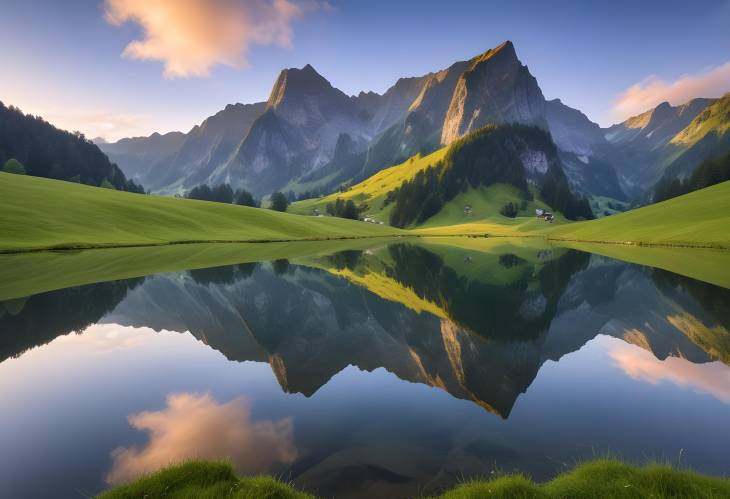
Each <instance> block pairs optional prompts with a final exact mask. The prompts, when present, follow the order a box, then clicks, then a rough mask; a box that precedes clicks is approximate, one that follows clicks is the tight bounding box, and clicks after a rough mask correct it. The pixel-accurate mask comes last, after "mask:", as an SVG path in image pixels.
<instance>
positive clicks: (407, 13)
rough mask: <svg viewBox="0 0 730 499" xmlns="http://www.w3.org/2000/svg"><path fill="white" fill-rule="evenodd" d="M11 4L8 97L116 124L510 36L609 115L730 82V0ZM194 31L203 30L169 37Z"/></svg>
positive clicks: (431, 64) (178, 119)
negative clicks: (300, 74)
mask: <svg viewBox="0 0 730 499" xmlns="http://www.w3.org/2000/svg"><path fill="white" fill-rule="evenodd" d="M120 2H121V3H120ZM166 6H167V7H166ZM170 6H174V8H173V11H171V10H170V9H171V7H170ZM186 8H188V9H190V11H189V12H190V14H189V15H187V14H186V15H183V14H180V12H179V11H180V9H182V10H184V9H186ZM150 9H158V10H156V11H155V15H156V17H155V16H151V14H150V13H149V12H148V11H149V10H150ZM216 9H217V10H216ZM110 12H111V14H110ZM232 13H240V14H241V16H242V17H241V19H242V21H241V24H240V25H239V26H236V25H235V22H237V21H236V19H237V18H236V16H235V15H232ZM148 15H150V17H145V16H148ZM166 15H167V16H169V18H167V19H166V20H164V21H163V22H162V23H161V24H158V25H146V26H145V24H144V20H145V19H152V18H154V19H159V18H160V17H164V16H166ZM175 15H177V17H175ZM0 16H1V17H2V19H3V29H2V30H0V60H1V61H3V73H4V74H3V76H2V78H0V100H2V101H3V102H5V103H6V104H14V105H17V106H19V107H21V108H22V109H23V110H25V111H26V112H32V113H34V114H40V115H42V116H44V117H46V118H47V119H49V121H51V122H53V123H55V124H57V125H58V126H61V127H63V128H69V129H79V130H81V131H82V132H84V133H86V134H87V135H89V136H95V135H103V136H106V137H108V138H112V139H116V138H119V137H121V136H126V135H141V134H149V133H151V132H153V131H161V132H165V131H170V130H183V131H187V130H188V129H190V128H191V127H192V126H193V125H194V124H196V123H198V122H200V121H201V120H202V119H204V118H205V117H207V116H209V115H211V114H213V113H214V112H216V111H217V110H219V109H221V108H223V107H224V106H225V105H226V104H229V103H233V102H244V103H247V102H256V101H261V100H265V99H266V98H267V97H268V93H269V91H270V89H271V86H272V84H273V82H274V80H275V78H276V76H277V74H278V72H279V71H280V70H281V69H282V68H284V67H301V66H303V65H304V64H306V63H311V64H312V65H313V66H314V67H315V68H316V69H317V70H318V71H319V72H320V73H321V74H322V75H323V76H325V77H326V78H327V79H328V80H329V81H330V82H331V83H332V84H333V85H334V86H336V87H338V88H340V89H342V90H343V91H345V92H346V93H348V94H353V93H357V92H359V91H360V90H375V91H377V92H383V91H384V90H386V89H387V88H388V87H389V86H390V85H392V84H393V83H394V82H395V81H396V80H397V78H399V77H401V76H413V75H420V74H423V73H426V72H428V71H433V70H437V69H441V68H443V67H446V66H448V65H449V64H451V63H452V62H454V61H456V60H461V59H466V58H469V57H472V56H474V55H476V54H478V53H480V52H483V51H485V50H486V49H488V48H490V47H493V46H495V45H497V44H499V43H500V42H502V41H504V40H506V39H509V40H512V41H513V42H514V44H515V47H516V49H517V54H518V56H519V57H520V59H521V60H522V62H523V63H524V64H526V65H527V66H528V67H529V68H530V71H531V72H532V74H533V75H534V76H535V77H536V78H537V79H538V82H539V84H540V87H541V88H542V90H543V92H544V94H545V96H546V97H547V98H555V97H559V98H561V99H562V100H563V102H565V103H566V104H568V105H570V106H573V107H576V108H579V109H581V110H582V111H583V112H585V113H586V114H587V115H588V117H589V118H591V119H593V120H594V121H597V122H599V123H600V124H601V125H604V126H605V125H608V124H610V123H612V122H614V121H616V120H618V119H620V118H623V117H626V115H628V114H631V113H632V112H638V110H643V109H644V108H646V107H648V106H649V105H650V104H653V103H654V102H655V101H657V100H659V99H661V100H670V102H673V103H675V104H676V103H679V102H680V101H682V100H683V99H684V100H686V99H687V98H689V97H692V96H699V95H697V94H702V95H703V96H717V95H720V94H721V93H723V92H726V91H730V29H728V26H730V0H722V1H720V0H708V1H692V2H690V1H685V2H679V1H671V0H670V1H643V2H639V1H632V2H628V1H626V2H624V1H618V2H586V1H550V2H547V1H535V2H507V1H501V2H494V1H479V2H477V1H453V0H452V1H450V2H428V1H423V0H422V1H375V0H371V1H368V2H359V1H344V0H343V1H337V0H330V2H329V3H324V2H321V1H317V0H144V1H143V0H106V2H105V1H103V0H65V1H63V2H59V1H56V0H17V1H15V0H0ZM191 18H192V19H194V21H195V22H192V23H190V19H191ZM207 21H209V22H210V23H213V24H212V26H214V27H215V29H213V30H212V31H211V30H210V29H209V26H208V27H206V25H205V22H207ZM228 21H230V23H231V25H230V26H229V28H230V30H229V34H230V35H231V36H229V37H227V38H226V37H224V36H223V35H221V34H220V33H221V32H224V31H225V29H226V28H225V27H222V23H228ZM155 22H157V21H155ZM219 26H221V27H220V29H218V27H219ZM186 30H187V31H186ZM190 30H193V31H195V33H192V34H191V33H189V31H190ZM206 30H207V31H206ZM150 32H152V34H153V35H154V36H157V37H158V38H157V39H156V41H155V42H154V43H153V42H150V43H145V40H149V38H150ZM181 33H182V35H183V36H184V37H186V38H185V39H186V40H187V41H189V43H190V44H194V43H198V45H186V46H185V47H184V49H181V48H180V47H178V46H169V43H172V42H170V40H178V39H179V36H178V35H180V34H181ZM188 35H190V36H188ZM239 35H240V36H239ZM216 37H220V38H221V39H220V40H217V39H216ZM135 40H137V41H142V46H141V47H140V48H139V50H137V51H136V52H135V51H134V50H132V51H131V52H133V53H130V50H128V51H127V55H126V56H123V55H122V54H123V53H124V52H125V48H126V47H127V46H128V45H129V44H130V43H132V42H134V41H135ZM160 40H162V42H161V43H162V45H163V47H162V48H160V43H158V42H160ZM196 40H197V42H196ZM168 42H169V43H168ZM186 43H187V42H186ZM239 49H240V50H239ZM145 57H147V58H148V59H151V60H143V59H144V58H145ZM171 67H172V68H173V69H169V68H171ZM166 68H167V69H166ZM166 72H167V75H166V74H165V73H166ZM711 94H712V95H711ZM659 101H660V100H659Z"/></svg>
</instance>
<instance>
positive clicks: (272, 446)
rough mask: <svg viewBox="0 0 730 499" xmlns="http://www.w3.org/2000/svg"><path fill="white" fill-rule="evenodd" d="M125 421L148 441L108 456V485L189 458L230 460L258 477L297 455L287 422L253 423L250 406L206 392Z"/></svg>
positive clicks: (171, 399) (177, 397)
mask: <svg viewBox="0 0 730 499" xmlns="http://www.w3.org/2000/svg"><path fill="white" fill-rule="evenodd" d="M129 423H130V424H131V425H132V426H133V427H134V428H136V429H138V430H143V431H148V432H149V434H150V439H149V441H148V442H147V444H146V445H144V446H143V447H141V448H140V447H119V448H117V449H115V450H114V451H113V452H112V459H113V464H112V468H111V470H110V471H109V473H108V474H107V476H106V480H107V482H108V483H122V482H128V481H130V480H134V479H135V478H137V477H139V476H140V475H142V474H144V473H151V472H154V471H156V470H158V469H160V468H163V467H165V466H167V465H170V464H173V463H179V462H181V461H185V460H190V459H230V461H231V462H232V463H233V465H234V467H235V468H236V470H237V471H238V472H240V473H263V472H265V471H267V470H268V468H269V467H270V466H272V465H273V464H276V463H283V464H289V463H291V462H293V461H294V459H296V457H297V451H296V448H295V447H294V444H293V433H294V424H293V422H292V419H291V418H284V419H281V420H279V421H268V420H263V421H252V420H251V408H250V404H249V403H248V401H247V400H246V399H244V398H242V397H241V398H236V399H233V400H231V401H230V402H226V403H223V404H221V403H218V402H216V401H215V400H214V399H213V398H212V397H211V396H210V395H208V394H202V395H201V394H195V393H177V394H171V395H168V397H167V407H166V408H164V409H162V410H159V411H148V412H140V413H138V414H132V415H131V416H129Z"/></svg>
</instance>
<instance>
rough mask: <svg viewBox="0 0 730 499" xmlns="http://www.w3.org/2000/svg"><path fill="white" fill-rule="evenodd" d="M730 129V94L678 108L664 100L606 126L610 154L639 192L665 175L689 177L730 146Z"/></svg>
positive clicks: (627, 179) (634, 190)
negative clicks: (704, 162)
mask: <svg viewBox="0 0 730 499" xmlns="http://www.w3.org/2000/svg"><path fill="white" fill-rule="evenodd" d="M729 128H730V94H726V95H725V96H723V97H721V98H719V99H693V100H691V101H689V102H687V103H686V104H683V105H680V106H674V107H673V106H670V105H669V103H667V102H664V103H662V104H660V105H659V106H657V107H656V108H654V109H650V110H649V111H646V112H645V113H642V114H640V115H638V116H634V117H632V118H629V119H628V120H626V121H624V122H623V123H620V124H618V125H613V126H612V127H610V128H608V129H606V130H605V134H606V138H607V140H608V141H609V143H610V144H611V146H612V147H611V148H610V150H608V151H607V153H606V155H605V156H604V157H605V158H606V159H607V160H609V161H611V163H612V164H613V165H615V166H616V169H617V172H618V173H619V175H620V176H621V178H622V180H623V182H624V183H625V185H626V186H627V187H628V188H629V189H631V190H632V191H633V193H634V194H642V193H645V192H646V191H647V190H650V189H652V188H653V186H654V184H655V183H656V182H657V181H658V180H659V179H660V178H661V177H663V176H665V177H666V178H668V179H669V180H671V179H672V178H676V177H680V178H681V177H686V176H687V175H689V174H690V173H692V171H693V170H694V168H696V167H697V165H699V164H700V163H701V162H702V161H703V160H705V159H707V158H710V157H713V156H716V155H719V154H720V153H722V152H723V151H724V150H725V149H728V148H730V134H728V133H727V131H728V129H729Z"/></svg>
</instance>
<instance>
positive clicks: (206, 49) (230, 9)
mask: <svg viewBox="0 0 730 499" xmlns="http://www.w3.org/2000/svg"><path fill="white" fill-rule="evenodd" d="M320 8H329V4H327V3H319V2H312V1H308V2H303V3H294V2H292V1H291V0H106V1H105V4H104V16H105V18H106V20H107V21H108V22H109V23H111V24H113V25H116V26H118V25H121V24H124V23H126V22H133V23H136V24H138V25H139V26H140V27H141V28H142V32H143V37H142V39H141V40H135V41H133V42H131V43H130V44H129V45H127V47H126V49H125V50H124V56H126V57H130V58H132V59H141V60H155V61H162V62H164V64H165V69H164V75H165V77H166V78H187V77H202V76H208V75H209V73H210V69H211V68H212V67H213V66H215V65H218V64H223V65H227V66H232V67H236V68H241V67H245V66H246V65H247V63H248V53H249V50H250V47H251V45H278V46H280V47H291V46H292V42H293V38H294V34H293V30H292V22H293V21H294V20H295V19H297V18H299V17H301V16H302V15H303V14H304V12H306V11H308V10H315V9H320Z"/></svg>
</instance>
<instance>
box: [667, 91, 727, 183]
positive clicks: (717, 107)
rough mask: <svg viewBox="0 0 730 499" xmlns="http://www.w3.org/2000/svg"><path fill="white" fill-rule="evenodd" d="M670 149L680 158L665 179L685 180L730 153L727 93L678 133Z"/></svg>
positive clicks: (668, 167) (672, 164)
mask: <svg viewBox="0 0 730 499" xmlns="http://www.w3.org/2000/svg"><path fill="white" fill-rule="evenodd" d="M671 145H672V146H675V147H679V148H682V152H681V154H679V155H677V156H676V158H673V161H672V162H671V163H670V164H669V166H667V169H666V171H665V175H666V176H667V177H670V178H671V177H678V178H686V177H687V176H689V175H690V174H691V173H692V172H693V171H694V170H695V168H697V166H698V165H699V164H700V163H701V162H703V161H704V160H706V159H709V158H714V157H717V156H719V155H721V154H723V153H725V152H726V151H728V150H730V93H727V94H725V95H724V96H723V97H721V98H719V99H717V100H716V101H714V102H713V103H712V104H710V105H709V106H707V107H706V108H705V109H704V110H703V111H702V112H701V113H700V114H699V115H697V116H696V117H695V118H694V119H693V120H692V122H691V123H690V124H689V125H687V126H686V127H685V128H684V129H683V130H682V131H681V132H680V133H678V134H677V135H676V136H674V137H673V138H672V141H671Z"/></svg>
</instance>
